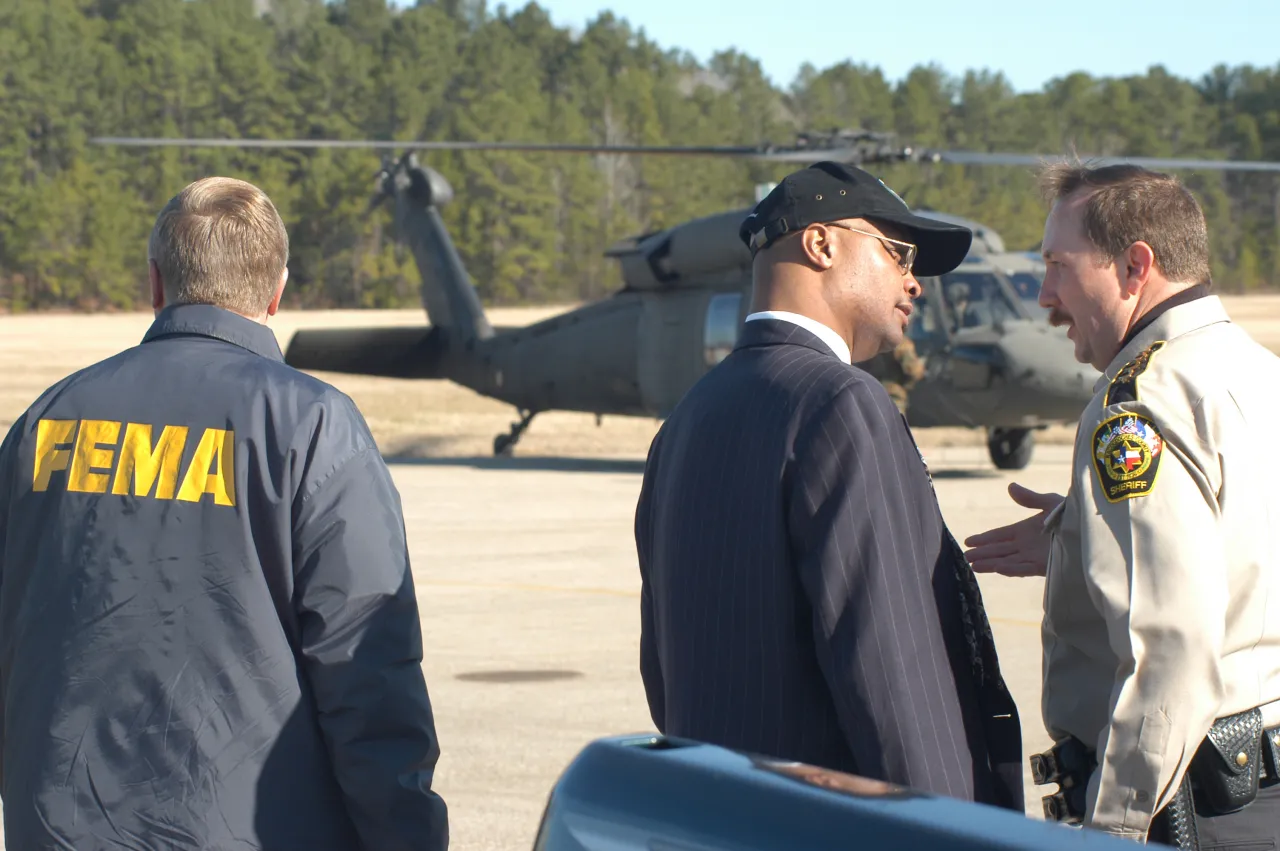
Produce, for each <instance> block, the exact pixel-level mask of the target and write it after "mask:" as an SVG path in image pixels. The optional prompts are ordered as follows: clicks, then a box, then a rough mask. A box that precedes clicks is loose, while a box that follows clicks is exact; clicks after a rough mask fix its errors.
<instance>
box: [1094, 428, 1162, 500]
mask: <svg viewBox="0 0 1280 851" xmlns="http://www.w3.org/2000/svg"><path fill="white" fill-rule="evenodd" d="M1163 455H1164V438H1163V437H1161V435H1160V430H1159V429H1157V428H1156V424H1155V423H1153V422H1152V421H1151V420H1149V419H1147V418H1146V417H1144V416H1142V415H1141V414H1120V415H1118V416H1114V417H1111V418H1110V419H1107V420H1104V421H1103V422H1102V424H1101V425H1099V426H1098V428H1097V429H1096V430H1095V431H1094V433H1093V468H1094V470H1096V471H1097V473H1098V483H1099V484H1100V485H1102V492H1103V493H1104V494H1105V495H1106V497H1107V502H1120V501H1121V500H1125V499H1133V498H1135V497H1139V496H1146V495H1147V494H1149V493H1151V491H1152V490H1153V489H1154V488H1155V484H1156V471H1157V470H1159V469H1160V458H1161V456H1163Z"/></svg>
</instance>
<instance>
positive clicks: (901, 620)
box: [635, 320, 1023, 812]
mask: <svg viewBox="0 0 1280 851" xmlns="http://www.w3.org/2000/svg"><path fill="white" fill-rule="evenodd" d="M635 534H636V545H637V551H638V555H639V562H640V572H641V579H642V582H643V585H642V595H641V618H642V633H641V652H640V669H641V674H642V676H643V679H644V686H645V691H646V694H647V696H648V702H649V708H650V712H651V714H652V716H653V720H654V723H655V724H656V725H657V727H658V729H659V730H661V731H663V732H664V733H667V734H669V735H673V736H681V737H687V738H691V739H696V740H699V741H705V742H711V743H715V744H719V745H723V746H725V747H730V748H734V749H737V750H742V751H747V752H752V753H757V754H763V755H768V756H774V757H778V758H783V759H794V760H799V761H802V762H807V763H810V764H813V765H819V766H825V767H828V768H833V769H836V770H841V771H847V772H850V773H853V774H858V775H861V776H864V777H872V778H877V779H881V780H886V781H889V782H893V783H900V784H903V785H907V786H911V787H914V788H917V789H921V790H925V791H932V792H936V793H938V794H944V795H949V796H952V797H956V798H961V799H965V800H976V801H980V802H983V803H989V804H995V805H999V806H1005V807H1009V808H1011V809H1015V810H1017V811H1019V812H1021V811H1022V809H1023V789H1022V767H1021V763H1022V741H1021V732H1020V727H1019V723H1018V715H1017V710H1016V709H1015V707H1014V705H1013V700H1012V698H1011V697H1010V696H1009V692H1008V690H1007V689H1006V688H1005V684H1004V682H1003V680H1002V679H1001V677H1000V672H999V665H998V662H997V661H996V657H995V649H994V643H993V642H992V640H991V635H990V629H989V627H988V626H987V621H986V617H985V615H984V614H983V610H982V602H981V595H980V594H979V592H978V590H977V583H976V582H975V581H974V579H973V574H972V572H971V571H970V570H969V566H968V564H967V563H966V562H965V560H964V556H963V554H962V552H961V550H960V548H959V546H958V545H956V543H955V541H954V539H953V538H952V537H951V534H950V532H949V531H948V530H947V528H946V525H945V523H944V522H943V518H942V513H941V511H940V510H939V507H938V503H937V499H936V497H935V495H934V492H933V484H932V481H931V480H930V478H929V474H928V471H927V470H926V469H925V466H924V462H923V459H922V458H921V456H920V453H919V450H918V449H917V448H916V445H915V441H914V440H913V439H912V437H911V432H910V430H909V429H908V427H907V425H906V422H905V420H904V419H903V417H902V415H901V414H899V413H898V411H897V409H896V408H895V407H894V405H893V402H892V401H891V400H890V398H889V395H888V393H887V392H886V391H885V390H884V388H883V387H882V386H881V385H880V383H879V382H878V381H876V380H875V379H874V378H872V377H871V376H870V375H869V374H868V373H866V372H865V371H863V370H861V369H859V368H857V367H854V366H850V365H848V364H846V363H844V362H843V361H842V360H840V359H839V358H837V357H836V356H835V355H834V354H832V352H831V350H830V349H829V348H828V347H827V346H826V345H825V344H824V343H823V342H822V341H821V340H820V339H819V338H818V337H816V336H815V335H813V334H811V333H810V332H808V331H806V330H805V329H803V328H800V327H798V326H796V325H792V324H791V323H787V322H782V321H779V320H756V321H752V322H748V323H746V325H745V326H744V327H743V331H742V334H741V337H740V339H739V342H738V344H737V346H736V347H735V349H734V351H732V352H731V353H730V354H729V356H728V357H727V358H725V359H724V361H722V362H721V363H720V364H719V365H718V366H716V367H715V368H714V369H712V370H711V371H710V372H708V373H707V375H705V376H704V377H703V378H702V380H701V381H699V382H698V383H697V384H696V385H695V386H694V387H693V388H692V389H691V390H690V391H689V392H688V394H687V395H686V396H685V397H684V398H683V399H682V400H681V402H680V404H679V405H678V406H677V407H676V409H675V410H674V411H673V412H672V414H671V416H670V417H668V418H667V420H666V422H665V423H664V424H663V426H662V428H661V429H660V430H659V432H658V435H657V437H656V438H655V439H654V441H653V445H652V446H651V448H650V452H649V458H648V462H647V464H646V467H645V475H644V482H643V486H642V489H641V495H640V501H639V505H638V506H637V511H636V524H635Z"/></svg>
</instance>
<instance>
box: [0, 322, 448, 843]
mask: <svg viewBox="0 0 1280 851" xmlns="http://www.w3.org/2000/svg"><path fill="white" fill-rule="evenodd" d="M421 659H422V641H421V635H420V624H419V620H418V608H417V600H416V597H415V596H414V588H413V580H412V576H411V573H410V567H409V556H408V552H407V548H406V543H405V531H404V521H403V518H402V515H401V510H400V501H399V494H398V493H397V491H396V489H395V486H394V485H393V484H392V481H391V477H390V475H389V472H388V470H387V468H386V465H385V464H384V462H383V460H382V457H381V455H380V454H379V452H378V449H377V447H376V446H375V444H374V441H373V438H372V436H371V435H370V433H369V430H368V428H367V426H366V424H365V422H364V420H363V418H362V417H361V416H360V414H359V412H358V411H357V409H356V407H355V405H354V404H353V403H352V402H351V400H350V399H348V398H347V397H346V396H345V395H343V394H342V393H340V392H338V391H337V390H335V389H334V388H333V387H330V386H329V385H327V384H325V383H323V382H321V381H318V380H316V379H314V378H311V377H309V376H307V375H304V374H303V373H300V372H298V371H296V370H294V369H292V368H291V367H289V366H287V365H285V364H284V363H283V358H282V357H281V354H280V348H279V346H278V345H277V343H276V340H275V337H274V335H273V334H272V332H271V331H270V330H269V329H268V328H267V327H265V326H263V325H260V324H258V323H256V322H253V321H251V320H249V319H245V318H243V317H240V316H238V315H236V314H234V313H231V312H229V311H225V310H222V309H220V308H216V307H212V306H207V305H180V306H174V307H169V308H166V309H165V310H164V311H162V312H161V314H160V315H159V316H158V317H157V319H156V321H155V323H154V324H153V325H152V326H151V328H150V330H149V331H148V332H147V334H146V336H145V338H144V340H143V342H142V343H141V344H140V345H138V346H135V347H133V348H130V349H128V350H126V351H124V352H122V353H121V354H118V355H116V356H114V357H112V358H109V359H107V360H105V361H102V362H100V363H98V364H95V365H93V366H90V367H88V368H87V369H84V370H82V371H80V372H78V373H76V374H74V375H71V376H70V377H68V378H66V379H64V380H63V381H61V382H59V383H58V384H56V385H54V386H53V387H52V388H50V389H49V390H47V391H46V392H45V393H44V394H43V395H42V396H41V397H40V398H39V399H38V400H37V401H36V402H35V403H34V405H32V407H31V408H30V409H29V410H28V411H27V412H26V413H25V414H24V415H23V416H22V417H21V418H19V419H18V420H17V422H15V423H14V424H13V427H12V428H11V429H10V431H9V434H8V437H7V438H6V439H5V441H4V444H3V446H2V447H0V746H2V757H3V760H2V762H0V769H2V771H3V774H2V777H0V782H2V785H0V792H2V794H3V800H4V827H5V842H6V844H7V846H8V847H10V848H24V849H43V848H85V849H89V848H93V849H114V848H128V849H160V848H164V849H196V848H200V849H250V848H254V849H257V848H262V849H274V848H290V849H294V848H305V849H308V851H327V849H344V851H345V850H346V849H353V848H361V847H363V848H368V849H375V848H376V849H380V851H381V849H424V851H425V849H430V851H439V850H440V849H444V848H446V847H447V844H448V828H447V820H446V819H447V816H446V807H445V804H444V802H443V800H442V799H441V798H440V797H439V796H438V795H437V794H435V793H434V792H433V791H432V789H431V784H432V777H433V773H434V770H435V765H436V760H437V758H438V756H439V747H438V743H437V740H436V733H435V727H434V720H433V717H432V711H431V704H430V701H429V699H428V696H427V690H426V686H425V684H424V681H423V676H422V670H421V667H420V662H421Z"/></svg>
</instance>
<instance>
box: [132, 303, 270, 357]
mask: <svg viewBox="0 0 1280 851" xmlns="http://www.w3.org/2000/svg"><path fill="white" fill-rule="evenodd" d="M182 335H193V336H197V337H212V338H213V339H215V340H222V341H224V342H227V343H232V344H234V345H237V346H240V347H241V348H243V349H248V350H249V351H251V352H253V353H254V354H255V355H260V356H262V357H264V358H270V359H271V360H275V361H283V360H284V355H283V354H281V353H280V343H279V342H277V340H276V335H275V333H273V332H272V330H271V329H270V328H268V327H267V326H265V325H262V324H260V323H258V322H254V321H253V320H252V319H247V318H245V317H243V316H241V315H240V314H238V313H233V312H231V311H230V310H226V309H225V308H221V307H215V306H213V305H211V304H176V305H171V306H169V307H166V308H165V309H164V310H161V311H160V315H159V316H157V317H156V319H155V322H153V323H151V327H150V328H148V329H147V333H146V334H145V335H143V337H142V342H144V343H149V342H151V341H152V340H158V339H160V338H162V337H174V336H182Z"/></svg>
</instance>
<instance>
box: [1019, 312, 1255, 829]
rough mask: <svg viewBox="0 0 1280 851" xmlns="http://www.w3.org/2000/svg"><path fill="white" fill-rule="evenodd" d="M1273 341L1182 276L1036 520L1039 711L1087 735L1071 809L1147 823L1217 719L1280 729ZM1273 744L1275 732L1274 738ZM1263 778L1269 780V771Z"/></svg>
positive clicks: (1139, 825) (1052, 725) (1102, 825)
mask: <svg viewBox="0 0 1280 851" xmlns="http://www.w3.org/2000/svg"><path fill="white" fill-rule="evenodd" d="M1278 433H1280V358H1277V357H1276V356H1275V355H1273V354H1272V353H1271V352H1269V351H1267V350H1266V349H1264V348H1263V347H1261V346H1260V345H1258V344H1257V343H1255V342H1254V341H1253V340H1252V339H1250V337H1249V336H1248V335H1247V334H1246V333H1245V332H1244V331H1243V330H1242V329H1240V328H1239V327H1238V326H1237V325H1235V324H1233V323H1232V322H1231V321H1230V319H1229V317H1228V316H1227V313H1226V311H1225V310H1224V309H1223V306H1222V303H1221V301H1220V300H1219V299H1218V298H1217V297H1214V296H1210V295H1208V294H1207V288H1205V287H1195V288H1192V289H1191V290H1188V291H1186V292H1184V293H1181V294H1179V295H1178V296H1175V297H1173V298H1171V299H1169V300H1168V302H1166V303H1165V304H1162V305H1159V306H1158V307H1157V308H1156V309H1155V310H1153V311H1152V313H1151V314H1148V315H1147V316H1146V317H1144V319H1143V322H1142V323H1140V325H1139V326H1138V327H1136V328H1134V329H1133V331H1131V332H1130V334H1129V336H1128V339H1127V340H1126V341H1125V342H1124V343H1123V345H1122V346H1121V348H1120V351H1119V353H1118V354H1117V355H1116V356H1115V358H1113V359H1112V361H1111V364H1110V365H1109V366H1108V367H1107V369H1106V370H1105V375H1104V376H1103V377H1102V379H1100V381H1099V383H1098V387H1097V392H1096V394H1095V396H1094V398H1093V400H1092V401H1091V402H1090V404H1089V406H1088V407H1087V408H1086V409H1085V411H1084V413H1083V415H1082V417H1081V420H1080V426H1079V431H1078V433H1077V435H1076V442H1075V455H1074V460H1073V464H1072V479H1071V486H1070V490H1069V491H1068V493H1067V497H1066V499H1065V501H1064V502H1063V503H1062V504H1061V505H1060V506H1059V507H1058V508H1057V509H1055V510H1054V511H1053V512H1052V513H1050V514H1049V516H1048V518H1047V520H1046V526H1047V528H1048V530H1049V531H1050V532H1051V533H1052V544H1051V550H1050V555H1049V562H1048V570H1047V578H1046V586H1045V596H1044V601H1045V615H1044V621H1043V639H1044V660H1043V661H1044V690H1043V707H1042V708H1043V713H1044V719H1045V723H1046V726H1047V728H1048V730H1049V733H1050V735H1052V736H1053V738H1054V740H1055V741H1061V740H1063V739H1065V738H1067V737H1069V736H1074V737H1075V738H1077V739H1079V740H1080V741H1081V742H1082V743H1083V744H1084V745H1085V746H1087V747H1088V748H1096V754H1095V757H1096V760H1097V767H1096V770H1094V771H1093V773H1092V775H1091V776H1090V777H1089V780H1088V784H1087V793H1086V798H1085V801H1086V809H1085V814H1084V824H1085V825H1087V826H1090V827H1093V828H1097V829H1100V830H1104V831H1107V832H1109V833H1113V834H1118V835H1121V836H1126V837H1130V838H1133V839H1138V840H1140V841H1141V840H1145V839H1147V834H1148V829H1149V828H1150V827H1151V824H1152V818H1153V814H1155V813H1159V812H1160V811H1161V810H1162V809H1164V808H1165V807H1166V806H1167V805H1168V804H1170V802H1171V801H1172V800H1173V799H1174V796H1175V795H1176V794H1177V793H1178V792H1179V786H1180V784H1181V782H1182V780H1183V777H1184V772H1186V771H1187V769H1188V766H1189V765H1190V763H1191V761H1192V758H1193V757H1194V756H1195V755H1196V752H1197V750H1198V749H1199V748H1200V746H1201V743H1202V742H1203V741H1204V740H1205V737H1206V734H1207V733H1208V732H1209V729H1210V726H1211V725H1212V724H1213V722H1214V721H1215V719H1218V718H1223V717H1224V716H1230V715H1234V714H1236V713H1240V712H1243V711H1245V710H1249V709H1252V708H1254V707H1263V718H1262V724H1263V726H1264V728H1265V729H1266V730H1267V737H1266V738H1265V739H1263V745H1262V750H1261V751H1260V752H1246V751H1245V750H1241V751H1239V752H1238V753H1235V754H1231V753H1226V754H1223V757H1225V758H1226V760H1227V761H1229V762H1231V763H1235V768H1230V769H1229V770H1231V771H1237V770H1238V771H1239V772H1241V773H1243V774H1246V775H1247V773H1248V771H1259V769H1260V766H1259V765H1258V764H1256V763H1261V773H1262V774H1263V775H1264V776H1265V775H1266V767H1265V766H1266V765H1267V764H1268V763H1269V764H1270V765H1271V766H1272V770H1271V779H1270V781H1269V782H1270V783H1274V782H1275V778H1274V774H1275V769H1274V765H1275V759H1276V751H1274V750H1273V751H1272V753H1270V754H1268V753H1267V752H1266V751H1267V748H1268V746H1273V747H1276V746H1280V741H1276V742H1273V741H1272V739H1280V732H1277V731H1276V726H1277V724H1280V703H1278V702H1277V701H1280V489H1278V486H1280V440H1278V439H1277V434H1278ZM1277 750H1280V747H1277ZM1267 782H1268V781H1266V780H1264V785H1266V783H1267Z"/></svg>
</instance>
